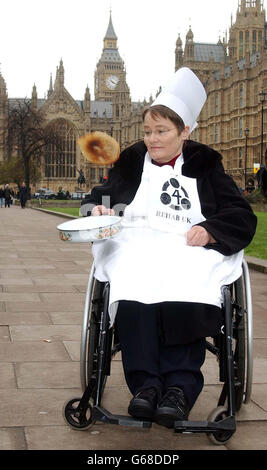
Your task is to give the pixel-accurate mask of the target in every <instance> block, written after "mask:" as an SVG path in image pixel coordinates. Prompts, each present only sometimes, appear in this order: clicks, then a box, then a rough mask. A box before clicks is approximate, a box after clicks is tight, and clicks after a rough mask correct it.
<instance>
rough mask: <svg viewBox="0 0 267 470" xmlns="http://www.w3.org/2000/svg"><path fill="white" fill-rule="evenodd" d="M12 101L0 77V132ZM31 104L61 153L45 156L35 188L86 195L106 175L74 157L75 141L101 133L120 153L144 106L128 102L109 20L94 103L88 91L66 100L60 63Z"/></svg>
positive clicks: (138, 130)
mask: <svg viewBox="0 0 267 470" xmlns="http://www.w3.org/2000/svg"><path fill="white" fill-rule="evenodd" d="M17 101H18V100H17V99H14V98H9V97H8V95H7V87H6V83H5V80H4V78H3V77H2V75H1V73H0V129H3V125H4V122H6V120H7V116H8V107H12V106H15V104H16V102H17ZM31 101H32V106H33V107H34V108H35V109H41V110H42V112H43V113H44V116H45V120H46V124H47V125H51V124H52V125H54V126H55V127H56V128H57V130H58V132H59V134H60V135H61V137H62V138H63V140H64V148H63V150H60V152H58V151H57V150H56V149H55V147H53V146H51V148H48V149H47V151H46V152H45V154H44V156H43V162H42V179H41V181H40V182H39V183H38V187H44V188H49V189H52V190H54V191H55V192H57V191H58V190H59V188H62V189H63V190H69V191H70V192H75V191H77V190H80V189H82V190H83V191H88V190H90V188H91V187H92V186H94V185H95V184H97V183H99V182H100V181H101V179H102V178H103V177H104V176H105V175H106V174H107V172H108V168H106V167H103V166H94V165H91V164H89V163H88V162H87V161H86V160H85V159H84V157H83V155H82V154H81V152H80V149H79V147H78V145H77V138H78V137H79V136H81V135H84V134H86V133H89V132H93V131H95V130H98V131H103V132H106V133H108V134H110V135H112V136H113V137H114V138H115V139H116V140H117V141H118V142H119V144H120V147H121V149H124V148H125V147H127V146H128V145H130V144H132V143H134V142H136V141H138V140H140V139H141V138H142V110H143V108H144V106H145V105H146V104H147V103H146V102H142V103H141V102H138V103H135V102H132V101H131V97H130V90H129V87H128V85H127V82H126V70H125V66H124V63H123V61H122V59H121V57H120V54H119V50H118V45H117V36H116V34H115V31H114V27H113V23H112V17H111V15H110V19H109V24H108V28H107V32H106V35H105V37H104V46H103V51H102V56H101V58H100V59H99V61H98V64H97V66H96V71H95V100H92V99H91V94H90V91H89V88H88V86H87V87H86V90H85V93H84V99H83V100H82V101H79V100H75V99H74V98H73V97H72V96H71V95H70V93H69V92H68V91H67V89H66V88H65V86H64V66H63V61H62V60H60V63H59V66H58V67H57V71H56V77H55V81H54V84H53V82H52V77H50V84H49V89H48V92H47V98H46V99H39V98H38V96H37V90H36V86H35V85H34V86H33V89H32V96H31ZM0 144H1V143H0ZM5 158H7V154H6V152H5V149H4V147H3V145H0V160H3V159H5ZM79 170H82V171H83V173H84V175H85V180H86V184H84V185H82V186H81V187H80V186H79V185H78V183H77V179H78V176H79ZM32 189H33V191H34V190H35V189H36V188H34V187H33V188H32Z"/></svg>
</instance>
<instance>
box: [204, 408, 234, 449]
mask: <svg viewBox="0 0 267 470" xmlns="http://www.w3.org/2000/svg"><path fill="white" fill-rule="evenodd" d="M226 417H227V408H225V407H224V406H218V407H217V408H215V410H213V411H212V412H211V413H210V415H209V416H208V421H209V422H217V421H221V420H222V419H224V418H226ZM233 434H234V431H228V432H227V431H216V432H213V433H209V434H208V438H209V439H210V441H211V442H212V443H213V444H215V445H217V446H221V445H224V444H226V442H228V441H229V439H231V437H232V435H233Z"/></svg>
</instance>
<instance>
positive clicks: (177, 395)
mask: <svg viewBox="0 0 267 470" xmlns="http://www.w3.org/2000/svg"><path fill="white" fill-rule="evenodd" d="M189 411H190V408H189V405H188V403H187V400H186V398H185V396H184V392H183V391H182V390H181V389H180V388H178V387H169V388H168V389H167V392H166V393H165V395H164V396H163V398H162V400H161V401H160V403H159V406H158V408H157V410H156V413H155V416H154V421H155V422H156V423H157V424H160V425H161V426H166V427H167V428H173V427H174V423H175V421H185V420H187V418H188V415H189Z"/></svg>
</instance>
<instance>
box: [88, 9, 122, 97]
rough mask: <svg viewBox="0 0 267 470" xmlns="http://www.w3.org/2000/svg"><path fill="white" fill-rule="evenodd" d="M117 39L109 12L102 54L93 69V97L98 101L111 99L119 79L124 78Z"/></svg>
mask: <svg viewBox="0 0 267 470" xmlns="http://www.w3.org/2000/svg"><path fill="white" fill-rule="evenodd" d="M117 40H118V38H117V36H116V34H115V31H114V27H113V24H112V18H111V14H110V18H109V24H108V29H107V32H106V35H105V37H104V47H103V52H102V56H101V58H100V60H99V61H98V64H97V67H96V71H95V99H96V100H98V101H111V99H112V95H113V94H114V93H115V92H116V88H117V85H118V83H119V81H121V80H125V79H126V72H125V68H124V62H123V60H122V58H121V57H120V54H119V51H118V46H117Z"/></svg>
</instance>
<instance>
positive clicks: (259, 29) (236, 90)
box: [0, 0, 267, 192]
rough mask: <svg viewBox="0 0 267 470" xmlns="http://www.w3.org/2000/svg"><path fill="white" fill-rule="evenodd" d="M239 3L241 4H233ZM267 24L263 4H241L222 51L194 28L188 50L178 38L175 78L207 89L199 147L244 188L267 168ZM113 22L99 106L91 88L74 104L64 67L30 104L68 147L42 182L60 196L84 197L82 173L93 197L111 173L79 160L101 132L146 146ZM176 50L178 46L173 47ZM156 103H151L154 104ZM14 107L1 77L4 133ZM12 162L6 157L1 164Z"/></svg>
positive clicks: (251, 0) (50, 156) (100, 74)
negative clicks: (186, 71)
mask: <svg viewBox="0 0 267 470" xmlns="http://www.w3.org/2000/svg"><path fill="white" fill-rule="evenodd" d="M233 1H237V0H233ZM266 33H267V23H266V22H265V10H264V6H263V1H262V0H239V1H238V5H237V13H236V18H235V22H233V18H231V25H230V28H229V32H228V33H226V34H225V36H224V37H223V38H219V40H218V42H217V43H214V44H211V43H198V42H195V38H194V33H193V31H192V29H191V27H189V30H188V32H187V35H186V37H185V40H184V43H183V41H182V39H181V37H180V36H179V37H178V38H177V41H176V48H175V67H174V71H175V70H177V69H179V68H180V67H183V66H186V67H189V68H191V69H192V70H193V71H194V72H195V73H196V75H197V76H198V77H199V78H200V80H201V81H202V83H203V85H204V87H205V89H206V92H207V95H208V99H207V102H206V104H205V106H204V108H203V110H202V112H201V115H200V117H199V119H198V124H199V125H198V127H197V129H196V130H195V131H194V132H193V133H192V135H191V137H190V138H192V139H193V140H198V141H200V142H202V143H205V144H207V145H210V146H211V147H213V148H214V149H216V150H218V151H219V152H220V153H221V154H222V155H223V164H224V167H225V170H226V171H227V172H228V173H229V174H231V176H233V178H234V179H235V181H236V183H237V184H238V186H241V187H245V180H246V182H247V181H248V180H249V179H253V176H254V175H253V168H254V164H257V163H265V157H266V155H265V151H266V144H267V117H266V111H265V109H266V108H267V37H266ZM117 40H118V38H117V36H116V33H115V30H114V27H113V23H112V17H111V14H110V19H109V23H108V28H107V32H106V35H105V37H104V45H103V51H102V55H101V57H100V59H99V61H98V63H97V65H96V70H95V77H94V87H95V90H94V100H93V99H92V98H91V94H90V91H89V89H88V87H87V88H86V90H85V93H84V99H83V100H80V101H78V100H75V98H73V97H72V96H71V95H70V94H69V92H68V91H67V90H66V88H65V86H64V66H63V61H62V60H61V61H60V63H59V66H58V67H57V71H56V77H55V81H54V83H52V78H50V85H49V89H48V92H47V97H46V99H40V98H38V96H37V90H36V87H35V85H34V86H33V89H32V96H31V102H32V106H33V107H35V109H42V112H43V115H44V116H45V120H46V122H47V124H51V123H53V125H54V126H55V127H56V128H57V130H58V131H59V133H60V134H61V136H62V137H63V139H64V141H65V145H64V150H63V151H60V155H59V154H58V153H57V152H55V151H54V149H53V148H51V149H47V151H46V154H45V155H44V157H43V164H42V179H41V181H40V182H39V183H38V186H42V187H49V188H50V189H53V190H54V191H55V192H57V191H58V189H59V187H62V188H63V190H64V189H65V190H69V191H75V190H77V176H78V175H79V170H83V173H84V175H85V180H86V184H84V185H83V189H84V191H88V190H90V188H91V187H92V186H94V185H95V184H97V183H99V181H100V180H101V179H102V178H103V176H105V175H106V174H107V172H108V168H105V167H101V166H94V165H92V164H89V163H88V162H87V161H86V160H85V159H84V157H83V155H82V154H81V152H80V149H79V147H78V145H77V138H78V137H79V136H81V135H84V134H86V133H89V132H93V131H95V130H98V131H103V132H106V133H108V134H110V135H112V136H113V137H114V138H115V139H116V140H117V141H118V142H119V144H120V146H121V149H123V148H125V147H127V146H128V145H130V144H132V143H134V142H137V141H138V140H140V139H142V138H143V132H142V111H143V109H144V107H145V106H147V105H148V104H149V103H146V102H138V103H137V102H132V101H131V97H130V90H129V87H128V85H127V81H126V70H125V65H124V62H123V60H122V59H121V57H120V54H119V50H118V45H117ZM174 46H175V45H174ZM150 102H152V97H151V98H150ZM14 104H15V99H14V98H12V97H9V96H8V94H7V85H6V83H5V80H4V77H3V76H2V75H1V73H0V131H1V128H3V125H4V123H5V122H6V120H7V119H8V109H9V107H12V106H14ZM5 158H7V154H6V152H5V149H4V148H1V149H0V160H4V159H5Z"/></svg>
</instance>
